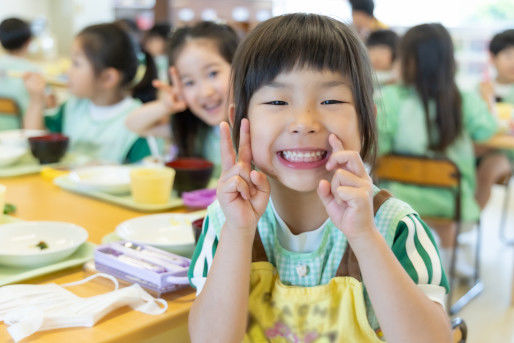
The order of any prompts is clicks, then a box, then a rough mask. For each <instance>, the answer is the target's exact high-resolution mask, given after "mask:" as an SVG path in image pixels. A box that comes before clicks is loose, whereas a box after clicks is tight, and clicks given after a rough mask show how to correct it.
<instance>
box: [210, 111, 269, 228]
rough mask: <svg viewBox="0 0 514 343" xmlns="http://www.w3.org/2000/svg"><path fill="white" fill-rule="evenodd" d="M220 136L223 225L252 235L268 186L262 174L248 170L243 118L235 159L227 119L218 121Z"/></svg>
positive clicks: (247, 137) (246, 128)
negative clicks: (224, 221) (237, 152)
mask: <svg viewBox="0 0 514 343" xmlns="http://www.w3.org/2000/svg"><path fill="white" fill-rule="evenodd" d="M220 136H221V163H222V174H221V177H220V180H219V181H218V189H217V197H218V201H219V203H220V205H221V209H222V210H223V213H224V214H225V218H226V223H225V225H226V226H227V225H228V226H230V227H231V228H232V229H235V230H247V232H248V233H251V234H253V233H255V229H256V228H257V222H258V221H259V218H260V217H261V216H262V214H263V213H264V211H265V210H266V206H267V204H268V200H269V196H270V186H269V183H268V179H267V178H266V176H265V175H264V174H263V173H261V172H259V171H256V170H252V169H251V162H252V148H251V145H250V122H249V121H248V119H246V118H245V119H243V120H242V121H241V131H240V136H239V156H238V158H237V161H236V152H235V150H234V147H233V144H232V138H231V136H230V128H229V126H228V124H227V123H226V122H223V123H221V124H220Z"/></svg>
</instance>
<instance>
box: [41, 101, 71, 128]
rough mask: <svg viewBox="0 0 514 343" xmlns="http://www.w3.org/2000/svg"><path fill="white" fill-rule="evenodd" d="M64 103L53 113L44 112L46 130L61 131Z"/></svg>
mask: <svg viewBox="0 0 514 343" xmlns="http://www.w3.org/2000/svg"><path fill="white" fill-rule="evenodd" d="M65 105H66V103H64V104H62V105H61V106H59V107H58V108H57V110H56V111H55V113H52V114H46V115H45V116H44V121H45V127H46V128H47V130H48V131H50V132H54V133H62V130H63V121H64V108H65Z"/></svg>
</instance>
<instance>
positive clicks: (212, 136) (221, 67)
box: [126, 22, 239, 174]
mask: <svg viewBox="0 0 514 343" xmlns="http://www.w3.org/2000/svg"><path fill="white" fill-rule="evenodd" d="M238 42H239V39H238V37H237V35H236V33H235V32H234V30H233V29H232V28H230V27H229V26H227V25H222V24H216V23H212V22H200V23H198V24H196V25H194V26H186V27H182V28H180V29H178V30H176V31H175V32H174V33H173V35H172V36H171V39H170V42H169V52H168V55H169V62H170V66H171V67H170V77H171V81H172V85H171V86H169V85H166V84H164V83H162V82H160V81H155V82H154V85H155V86H156V87H158V88H160V89H161V97H160V99H158V100H157V101H154V102H150V103H147V104H145V105H144V106H142V107H141V108H139V109H137V110H135V111H134V112H133V113H132V114H131V115H130V116H129V117H128V118H127V121H126V124H127V126H128V127H129V129H131V130H133V131H135V132H137V133H138V134H141V135H156V136H160V137H172V138H173V140H174V142H175V144H177V146H178V148H179V156H202V157H204V158H207V159H209V160H211V161H212V162H214V163H215V164H216V165H218V167H219V164H220V156H219V130H218V124H219V123H220V122H221V121H223V120H226V118H227V113H226V109H227V99H228V92H229V78H230V64H231V63H232V57H233V55H234V52H235V50H236V48H237V44H238ZM170 116H171V117H170ZM170 122H171V130H170ZM218 174H219V168H218Z"/></svg>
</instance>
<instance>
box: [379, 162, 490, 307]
mask: <svg viewBox="0 0 514 343" xmlns="http://www.w3.org/2000/svg"><path fill="white" fill-rule="evenodd" d="M375 177H376V178H377V179H378V180H377V181H378V182H381V181H395V182H400V183H404V184H411V185H417V186H421V187H438V188H442V189H448V190H451V191H452V192H453V193H454V194H455V212H454V216H453V218H433V217H431V218H428V217H423V219H425V220H430V221H432V222H438V223H441V224H448V225H450V224H453V223H455V224H456V230H455V239H454V246H453V251H452V257H451V262H450V275H449V282H450V292H449V294H448V299H447V309H448V311H449V313H450V314H451V315H453V314H455V313H457V312H459V311H460V310H461V309H462V307H464V306H465V305H466V304H467V303H468V302H469V301H470V300H472V299H473V298H475V297H476V296H477V295H479V294H480V293H481V292H482V291H483V285H482V283H481V281H480V268H479V261H480V242H481V229H480V221H478V225H477V244H476V251H475V273H474V278H473V285H472V286H471V287H470V289H469V290H468V291H467V292H466V293H465V294H464V295H463V296H462V297H460V298H459V299H458V300H457V301H456V302H455V303H452V295H453V291H454V286H455V279H456V277H455V262H456V256H457V249H458V246H459V245H458V240H457V238H458V235H459V234H460V232H461V227H462V221H461V175H460V172H459V169H458V168H457V166H456V165H455V164H454V163H453V162H452V161H450V160H449V159H446V158H428V157H424V156H413V155H386V156H383V157H381V158H380V159H379V161H378V164H377V166H376V169H375Z"/></svg>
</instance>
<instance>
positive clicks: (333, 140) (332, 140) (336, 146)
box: [328, 133, 344, 153]
mask: <svg viewBox="0 0 514 343" xmlns="http://www.w3.org/2000/svg"><path fill="white" fill-rule="evenodd" d="M328 143H329V144H330V146H331V147H332V153H334V152H337V151H343V150H344V147H343V142H341V140H340V139H339V137H337V136H336V135H335V134H334V133H331V134H330V135H329V136H328Z"/></svg>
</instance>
